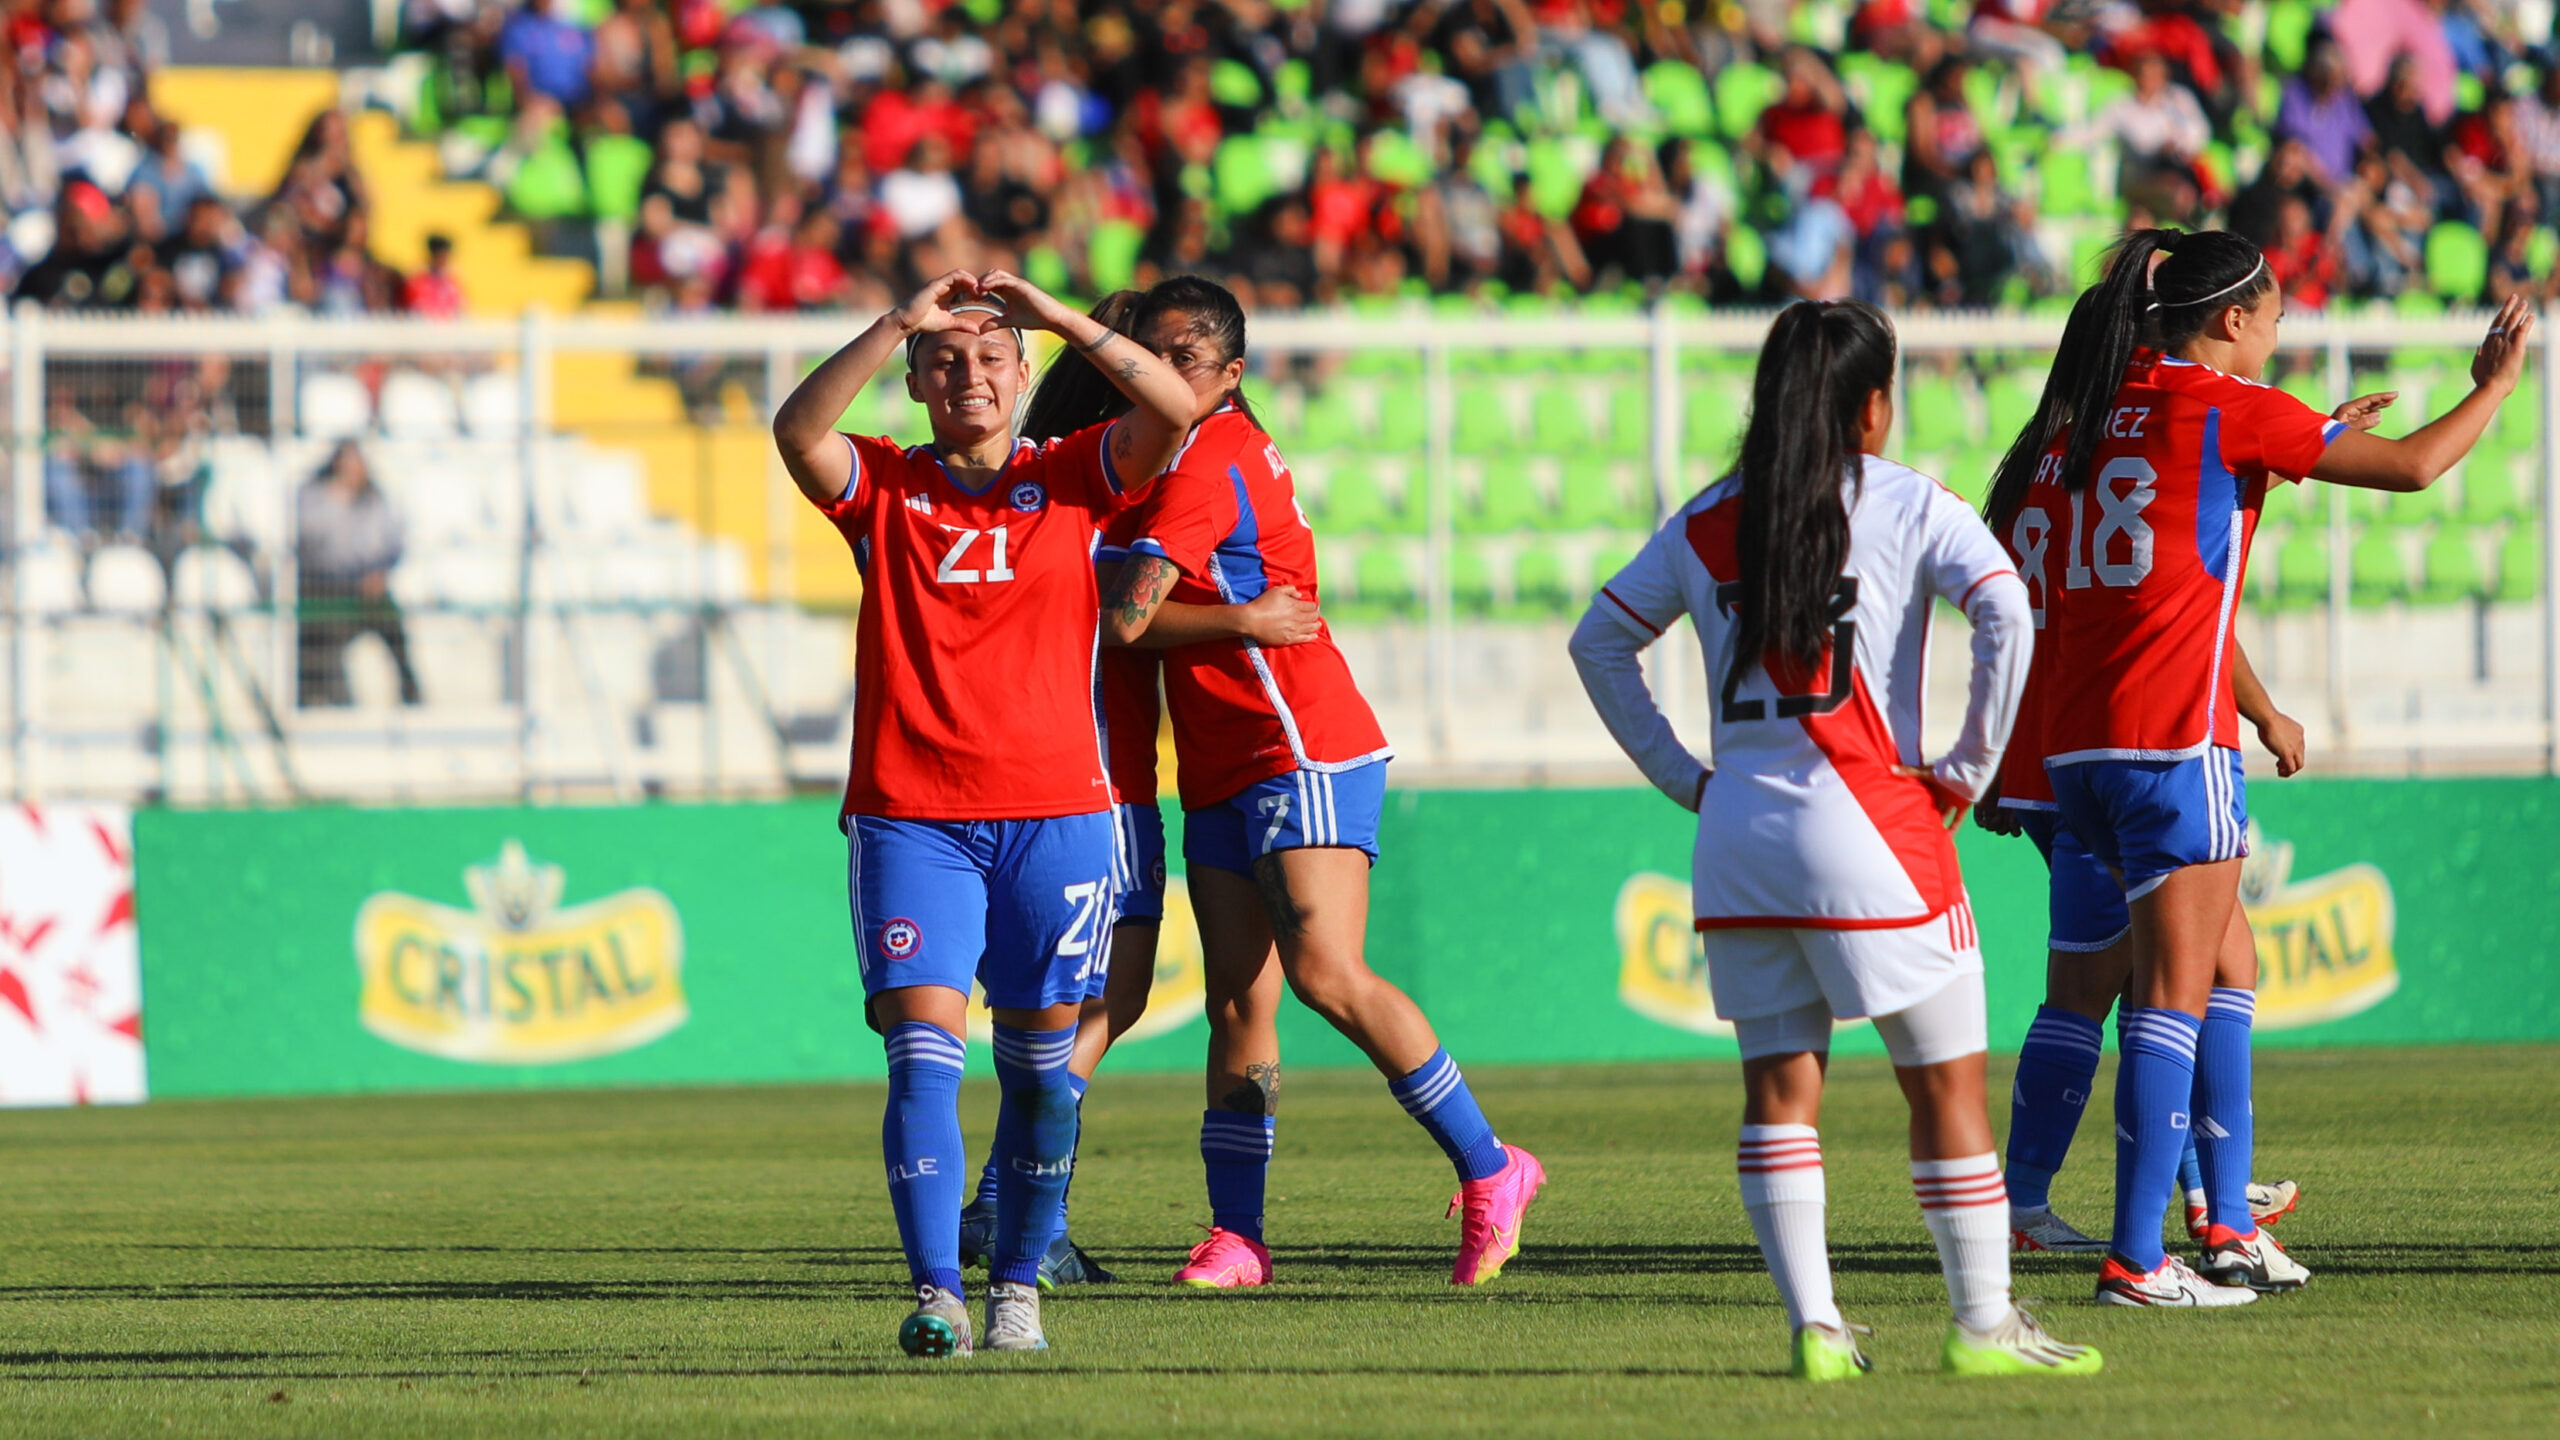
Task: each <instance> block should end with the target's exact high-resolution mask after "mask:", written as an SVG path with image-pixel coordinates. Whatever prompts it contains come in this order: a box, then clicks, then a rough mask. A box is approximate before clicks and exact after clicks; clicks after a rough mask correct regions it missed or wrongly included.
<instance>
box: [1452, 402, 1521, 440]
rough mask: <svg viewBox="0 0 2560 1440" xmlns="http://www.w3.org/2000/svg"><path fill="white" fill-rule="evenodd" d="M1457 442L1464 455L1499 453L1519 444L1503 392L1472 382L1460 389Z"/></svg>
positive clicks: (1518, 437)
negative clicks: (1472, 383)
mask: <svg viewBox="0 0 2560 1440" xmlns="http://www.w3.org/2000/svg"><path fill="white" fill-rule="evenodd" d="M1455 438H1456V445H1457V450H1458V453H1459V454H1461V455H1496V454H1500V453H1501V452H1503V451H1505V450H1509V449H1511V448H1513V447H1514V446H1517V445H1518V444H1519V443H1520V436H1519V434H1518V432H1517V431H1515V430H1514V429H1513V428H1512V424H1511V411H1510V408H1509V405H1508V403H1507V402H1506V400H1505V398H1504V396H1503V394H1502V392H1501V391H1499V390H1495V389H1493V388H1491V387H1489V386H1481V385H1471V386H1468V387H1466V388H1465V389H1462V390H1460V391H1459V392H1458V413H1457V435H1456V437H1455Z"/></svg>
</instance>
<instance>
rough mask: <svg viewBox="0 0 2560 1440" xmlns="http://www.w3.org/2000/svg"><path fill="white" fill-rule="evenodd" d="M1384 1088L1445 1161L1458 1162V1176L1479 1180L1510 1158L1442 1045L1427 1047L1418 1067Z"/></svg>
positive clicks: (1507, 1162)
mask: <svg viewBox="0 0 2560 1440" xmlns="http://www.w3.org/2000/svg"><path fill="white" fill-rule="evenodd" d="M1387 1089H1388V1090H1389V1091H1390V1092H1392V1093H1393V1094H1394V1095H1395V1097H1396V1103H1398V1104H1400V1105H1402V1106H1404V1113H1406V1114H1407V1115H1410V1116H1412V1117H1413V1118H1414V1119H1416V1120H1419V1121H1421V1122H1422V1128H1423V1129H1425V1130H1428V1131H1430V1132H1431V1138H1432V1139H1434V1140H1437V1141H1439V1142H1440V1148H1441V1149H1442V1150H1444V1151H1447V1152H1448V1155H1449V1163H1450V1164H1452V1165H1455V1166H1457V1167H1458V1178H1459V1179H1460V1180H1462V1181H1464V1180H1482V1179H1484V1178H1485V1177H1486V1176H1488V1175H1492V1174H1496V1173H1498V1172H1499V1171H1500V1170H1501V1169H1502V1167H1503V1166H1505V1165H1508V1164H1510V1163H1511V1157H1510V1156H1509V1155H1508V1154H1506V1153H1504V1151H1503V1149H1502V1142H1501V1141H1499V1140H1496V1139H1494V1138H1493V1126H1492V1125H1490V1124H1488V1123H1487V1122H1486V1120H1485V1118H1484V1111H1482V1110H1480V1109H1478V1108H1477V1107H1476V1097H1475V1092H1474V1091H1471V1090H1469V1089H1468V1088H1467V1077H1466V1076H1464V1075H1461V1074H1459V1073H1458V1062H1457V1061H1455V1060H1452V1059H1450V1058H1449V1052H1448V1051H1446V1050H1434V1051H1432V1052H1431V1058H1430V1059H1428V1060H1425V1061H1423V1062H1422V1068H1421V1069H1419V1070H1416V1071H1414V1072H1413V1073H1412V1074H1410V1075H1407V1076H1406V1077H1404V1078H1403V1079H1401V1080H1391V1081H1389V1082H1387Z"/></svg>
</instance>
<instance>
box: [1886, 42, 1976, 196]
mask: <svg viewBox="0 0 2560 1440" xmlns="http://www.w3.org/2000/svg"><path fill="white" fill-rule="evenodd" d="M1966 71H1967V66H1966V64H1965V62H1964V61H1963V60H1962V59H1949V60H1941V61H1939V62H1938V63H1937V64H1936V65H1935V66H1933V67H1931V68H1930V71H1929V78H1928V81H1927V83H1925V84H1923V85H1922V86H1921V87H1920V88H1919V89H1918V90H1915V91H1913V92H1912V94H1911V100H1910V103H1909V104H1907V105H1906V106H1904V107H1903V112H1902V113H1903V141H1902V190H1903V193H1904V194H1906V195H1926V196H1928V197H1930V198H1931V199H1936V198H1937V197H1938V196H1940V195H1943V194H1945V193H1946V189H1947V187H1948V186H1949V185H1952V184H1954V183H1955V181H1956V177H1958V176H1960V175H1962V174H1964V173H1965V170H1966V168H1967V167H1969V166H1970V165H1972V163H1973V156H1974V152H1976V151H1978V150H1980V149H1981V148H1982V122H1981V121H1980V120H1977V119H1975V118H1974V114H1973V103H1972V102H1971V101H1970V100H1967V99H1966V98H1965V93H1964V77H1965V74H1966Z"/></svg>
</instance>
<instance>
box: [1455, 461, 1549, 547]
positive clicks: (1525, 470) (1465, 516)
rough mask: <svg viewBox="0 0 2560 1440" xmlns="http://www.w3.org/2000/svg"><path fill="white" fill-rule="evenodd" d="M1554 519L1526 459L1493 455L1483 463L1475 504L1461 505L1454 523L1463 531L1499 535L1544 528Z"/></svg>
mask: <svg viewBox="0 0 2560 1440" xmlns="http://www.w3.org/2000/svg"><path fill="white" fill-rule="evenodd" d="M1554 518H1555V512H1554V511H1552V510H1550V509H1548V508H1547V500H1546V497H1545V496H1544V495H1542V494H1540V493H1539V491H1538V483H1537V481H1536V480H1535V479H1534V478H1533V477H1532V476H1531V475H1530V473H1529V462H1528V461H1527V460H1526V459H1525V458H1523V457H1521V456H1518V455H1496V456H1493V457H1492V458H1490V459H1488V460H1486V461H1485V462H1484V484H1483V486H1482V487H1481V488H1480V489H1479V490H1478V492H1477V494H1476V503H1475V504H1473V505H1468V506H1462V507H1460V508H1459V510H1458V514H1457V517H1456V522H1457V526H1458V528H1459V529H1460V530H1462V531H1469V532H1474V533H1479V534H1500V533H1503V532H1506V531H1511V530H1537V529H1544V528H1545V527H1546V526H1548V525H1550V524H1552V523H1553V522H1554Z"/></svg>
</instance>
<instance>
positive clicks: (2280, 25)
mask: <svg viewBox="0 0 2560 1440" xmlns="http://www.w3.org/2000/svg"><path fill="white" fill-rule="evenodd" d="M2318 20H2319V15H2318V13H2317V10H2316V7H2315V6H2314V4H2313V0H2269V4H2268V5H2267V44H2266V58H2267V59H2268V60H2271V61H2273V62H2274V63H2273V64H2271V65H2269V66H2268V67H2267V68H2268V69H2269V70H2275V71H2282V72H2283V73H2285V74H2288V75H2291V74H2294V73H2297V72H2298V71H2300V70H2301V69H2302V57H2303V55H2304V53H2305V52H2307V51H2308V50H2309V49H2310V46H2311V29H2312V26H2313V25H2314V24H2315V23H2317V21H2318Z"/></svg>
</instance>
